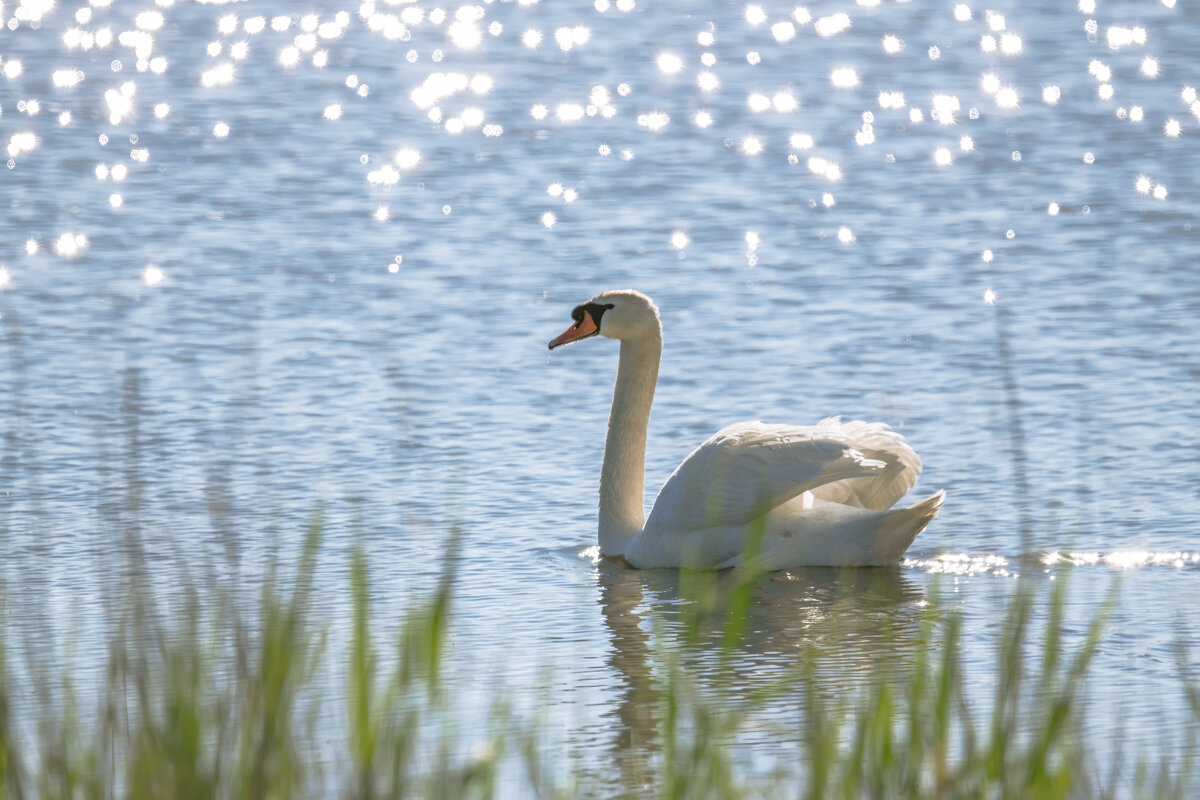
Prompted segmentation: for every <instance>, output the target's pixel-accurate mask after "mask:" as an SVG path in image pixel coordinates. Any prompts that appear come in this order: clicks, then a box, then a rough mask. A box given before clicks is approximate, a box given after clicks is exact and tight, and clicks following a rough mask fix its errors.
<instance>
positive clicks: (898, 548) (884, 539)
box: [875, 489, 946, 563]
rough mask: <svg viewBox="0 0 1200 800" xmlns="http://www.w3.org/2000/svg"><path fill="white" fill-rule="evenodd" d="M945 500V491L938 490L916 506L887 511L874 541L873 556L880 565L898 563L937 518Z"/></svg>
mask: <svg viewBox="0 0 1200 800" xmlns="http://www.w3.org/2000/svg"><path fill="white" fill-rule="evenodd" d="M945 500H946V491H945V490H944V489H939V490H937V491H936V492H934V493H933V494H931V495H930V496H929V497H926V498H925V499H924V500H922V501H921V502H919V503H917V504H916V505H911V506H909V507H908V508H898V509H896V510H895V511H889V512H888V513H887V515H886V516H885V517H884V518H883V523H882V524H881V525H880V526H879V535H878V537H877V538H876V539H875V555H876V557H878V558H879V559H880V563H894V562H896V561H899V560H900V557H901V556H902V555H904V551H905V550H907V549H908V546H909V545H910V544H912V543H913V539H916V538H917V534H918V533H920V532H921V531H923V530H925V526H926V525H928V524H929V523H930V522H931V521H932V520H933V518H934V517H936V516H937V513H938V510H939V509H940V508H941V507H942V503H943V502H945Z"/></svg>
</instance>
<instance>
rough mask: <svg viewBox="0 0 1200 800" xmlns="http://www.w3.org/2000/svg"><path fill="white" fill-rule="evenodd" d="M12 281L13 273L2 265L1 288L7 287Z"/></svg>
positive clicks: (0, 271)
mask: <svg viewBox="0 0 1200 800" xmlns="http://www.w3.org/2000/svg"><path fill="white" fill-rule="evenodd" d="M10 283H12V275H10V274H9V272H8V270H7V269H5V268H4V267H0V289H7V288H8V286H9V284H10Z"/></svg>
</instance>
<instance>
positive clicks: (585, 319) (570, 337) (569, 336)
mask: <svg viewBox="0 0 1200 800" xmlns="http://www.w3.org/2000/svg"><path fill="white" fill-rule="evenodd" d="M599 332H600V329H599V328H597V327H596V323H595V322H593V321H592V315H591V314H588V313H587V312H584V313H583V315H582V319H580V320H579V322H576V323H575V324H574V325H572V326H571V327H569V328H567V329H566V330H565V331H563V332H562V333H560V334H559V335H558V336H555V337H554V338H553V339H551V340H550V349H551V350H553V349H554V348H556V347H559V346H561V345H564V344H570V343H571V342H574V341H577V340H579V339H586V338H587V337H589V336H595V335H596V334H598V333H599Z"/></svg>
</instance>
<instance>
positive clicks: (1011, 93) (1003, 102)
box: [996, 86, 1021, 109]
mask: <svg viewBox="0 0 1200 800" xmlns="http://www.w3.org/2000/svg"><path fill="white" fill-rule="evenodd" d="M996 105H997V106H999V107H1000V108H1003V109H1013V108H1017V107H1018V106H1019V105H1021V98H1020V97H1019V96H1018V95H1017V90H1016V89H1014V88H1013V87H1011V86H1002V87H1000V90H999V91H998V92H996Z"/></svg>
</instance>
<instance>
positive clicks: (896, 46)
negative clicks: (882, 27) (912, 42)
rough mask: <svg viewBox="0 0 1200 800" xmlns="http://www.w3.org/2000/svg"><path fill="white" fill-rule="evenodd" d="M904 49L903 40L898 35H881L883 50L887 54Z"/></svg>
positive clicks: (893, 53)
mask: <svg viewBox="0 0 1200 800" xmlns="http://www.w3.org/2000/svg"><path fill="white" fill-rule="evenodd" d="M903 49H904V42H903V41H901V40H900V38H899V37H898V36H893V35H892V34H890V33H889V34H888V35H887V36H884V37H883V52H885V53H887V54H888V55H895V54H896V53H899V52H900V51H901V50H903Z"/></svg>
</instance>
